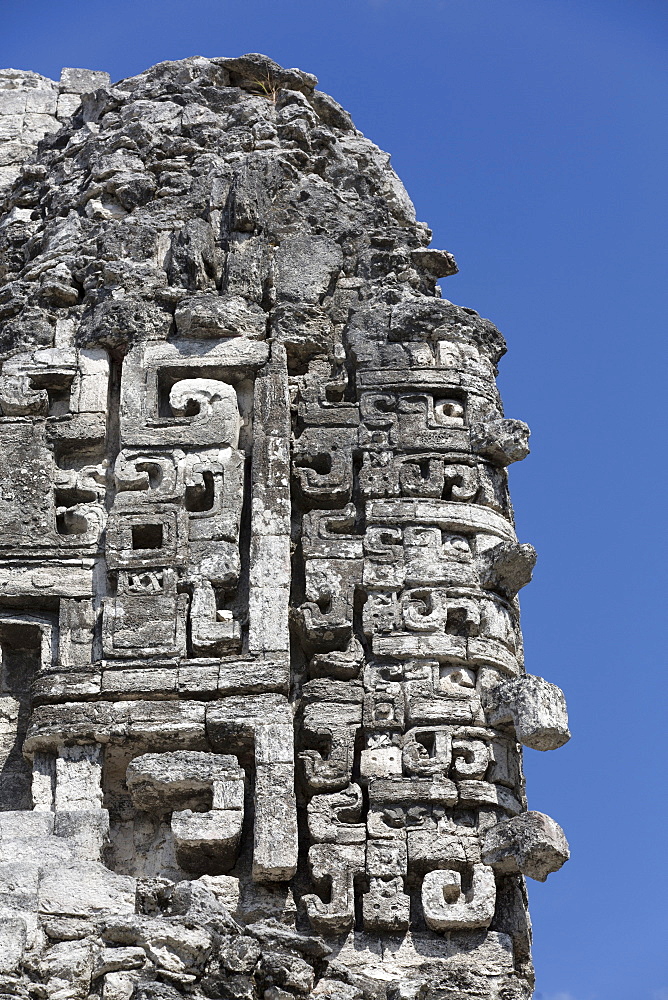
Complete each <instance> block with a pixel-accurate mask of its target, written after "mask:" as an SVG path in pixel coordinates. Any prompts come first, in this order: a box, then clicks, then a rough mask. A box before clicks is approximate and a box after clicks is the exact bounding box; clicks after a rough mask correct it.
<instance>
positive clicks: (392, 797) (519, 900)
mask: <svg viewBox="0 0 668 1000" xmlns="http://www.w3.org/2000/svg"><path fill="white" fill-rule="evenodd" d="M35 80H37V81H38V82H37V83H35ZM63 80H64V81H65V83H61V86H60V90H59V88H58V86H57V85H56V84H53V83H51V81H44V80H43V78H41V77H40V78H36V77H35V75H34V74H32V75H31V74H26V73H23V74H21V73H16V72H15V71H0V112H2V111H5V112H6V114H5V116H4V117H3V116H2V115H0V127H2V126H3V123H4V125H6V118H10V117H13V118H16V119H17V121H14V122H13V124H12V127H13V128H14V130H15V131H16V129H18V128H19V125H18V116H19V115H22V116H24V117H23V118H22V119H21V126H20V127H21V131H20V135H21V136H24V137H25V135H26V132H25V127H26V126H25V120H26V119H25V116H26V115H27V114H31V113H34V114H36V113H37V112H27V111H26V108H27V107H28V105H29V102H30V101H31V102H32V103H30V107H33V105H35V100H36V99H37V97H38V96H39V95H42V97H43V98H44V100H46V99H47V98H48V99H49V100H50V101H51V103H50V104H49V108H50V109H51V110H50V111H48V112H46V111H45V112H43V113H44V115H47V114H52V111H53V109H54V108H55V109H56V110H57V109H58V108H59V107H60V104H59V101H60V100H61V98H60V97H59V96H58V95H59V93H67V91H66V90H64V89H63V88H64V87H67V86H69V87H70V93H69V97H70V98H71V99H70V101H69V103H67V102H65V103H64V104H63V108H64V109H65V104H67V108H66V109H65V110H64V111H63V114H62V115H61V119H63V121H62V122H59V121H56V120H55V119H54V118H53V116H52V120H51V121H50V122H47V121H40V122H37V123H35V122H33V125H34V129H33V133H34V134H33V133H31V136H32V138H31V139H30V141H28V140H26V141H25V142H23V145H21V143H17V142H14V139H13V138H12V136H10V135H9V132H8V128H9V126H7V127H6V128H5V131H4V132H2V133H1V136H2V138H3V139H5V140H6V143H5V145H4V146H0V151H1V150H3V149H4V151H5V159H4V160H3V161H2V162H3V163H9V164H11V165H12V170H13V173H18V177H17V178H16V180H15V181H14V182H13V183H10V182H11V181H12V180H13V175H12V176H10V174H7V176H6V177H5V181H6V185H7V186H6V192H5V195H4V204H2V203H0V207H2V215H1V218H0V249H1V253H2V258H1V260H0V350H1V351H2V360H3V366H2V372H1V375H0V448H1V451H2V463H1V465H0V644H1V646H2V693H1V697H0V715H1V726H2V729H1V733H2V735H1V740H0V758H1V770H0V810H2V811H0V854H1V858H0V981H1V982H0V985H1V986H2V991H3V992H5V993H8V994H11V995H13V996H18V997H34V998H37V1000H51V998H53V1000H86V998H88V997H90V996H96V997H97V996H99V997H101V998H102V1000H130V998H131V997H132V996H135V997H137V998H140V1000H142V998H145V1000H178V998H180V997H181V996H183V995H185V996H189V997H195V998H199V997H207V998H212V1000H216V998H221V1000H226V998H230V1000H232V998H234V1000H283V998H289V997H292V996H300V997H309V996H313V997H317V998H321V1000H361V998H363V997H364V998H365V1000H414V998H415V1000H417V998H423V1000H457V998H471V1000H473V998H475V1000H520V998H527V997H529V996H530V995H531V992H532V968H531V959H530V947H529V944H530V941H529V939H530V932H529V921H528V914H527V908H526V893H525V887H524V876H525V875H526V876H530V877H531V878H535V879H539V880H544V879H545V878H546V877H547V874H548V873H549V872H552V871H555V870H556V869H558V868H559V867H560V866H561V865H562V864H563V863H564V861H565V860H566V858H567V857H568V847H567V844H566V841H565V838H564V835H563V833H562V831H561V829H560V828H559V827H558V826H557V824H556V823H555V822H554V821H553V820H551V819H550V818H549V817H547V816H544V815H543V814H541V813H536V812H530V811H527V802H526V797H525V793H524V782H523V777H522V757H521V745H522V744H523V745H525V746H528V747H533V748H535V749H538V750H549V749H553V748H556V747H558V746H560V745H562V744H563V743H564V742H566V740H567V739H568V737H569V732H568V725H567V718H566V709H565V703H564V699H563V695H562V694H561V692H560V691H559V689H558V688H556V687H555V686H554V685H552V684H550V683H548V682H547V681H545V680H542V679H541V678H540V677H536V676H532V675H531V674H527V673H526V672H525V667H524V662H523V656H522V640H521V634H520V628H519V606H518V601H517V592H518V590H519V589H520V588H521V587H523V586H524V585H525V584H526V583H528V581H529V579H530V577H531V572H532V568H533V565H534V560H535V553H534V550H533V549H532V547H531V546H530V545H526V544H520V543H519V542H518V540H517V538H516V535H515V531H514V527H513V516H512V508H511V505H510V500H509V496H508V489H507V475H506V467H507V466H508V465H509V464H510V463H511V462H515V461H517V460H519V459H522V458H523V457H524V456H525V455H526V454H527V451H528V448H527V438H528V433H529V432H528V428H527V427H526V425H525V424H524V423H522V422H521V421H519V420H514V419H507V418H506V417H504V414H503V410H502V407H501V401H500V399H499V395H498V392H497V389H496V385H495V374H496V365H497V362H498V361H499V359H500V357H501V356H502V354H503V353H504V351H505V345H504V341H503V338H502V337H501V334H500V333H499V332H498V330H496V328H495V327H494V326H493V325H492V324H491V323H490V322H489V321H488V320H485V319H482V318H481V317H480V316H478V314H477V313H475V312H474V311H473V310H471V309H466V308H461V307H459V306H456V305H453V304H452V303H451V302H448V301H447V300H445V299H443V298H441V293H440V289H439V287H438V286H437V285H436V284H435V282H436V279H437V278H439V277H445V276H447V275H449V274H453V273H455V271H456V265H455V263H454V260H453V258H452V257H451V256H450V254H448V253H445V252H443V251H439V250H434V249H429V248H428V244H429V242H430V238H431V234H430V232H429V230H428V229H427V227H426V226H425V225H424V224H422V223H418V222H416V221H415V215H414V210H413V207H412V205H411V202H410V200H409V198H408V196H407V194H406V192H405V190H404V188H403V187H402V185H401V183H400V182H399V180H398V178H397V177H396V175H395V174H394V173H393V171H392V169H391V168H390V165H389V157H388V156H387V155H386V154H385V153H382V152H381V151H380V150H379V149H378V148H377V147H376V146H374V145H373V144H372V143H371V142H369V140H367V139H365V138H364V136H362V135H361V134H360V133H359V132H358V131H356V130H355V128H354V126H353V124H352V122H351V120H350V118H349V116H348V114H347V113H346V112H345V111H344V110H343V109H342V108H341V107H340V106H339V105H338V104H336V102H335V101H333V100H332V99H331V98H330V97H328V96H327V95H325V94H323V93H320V92H319V91H317V90H315V85H316V83H317V81H316V80H315V78H314V77H312V76H310V75H309V74H307V73H303V72H301V71H299V70H290V69H289V70H286V69H282V68H281V67H279V66H277V65H276V64H275V63H273V62H272V61H271V60H269V59H267V58H266V57H264V56H243V57H241V58H237V59H210V60H208V59H203V58H192V59H186V60H183V61H181V62H171V63H163V64H160V65H158V66H156V67H153V68H152V69H150V70H147V71H146V72H145V73H143V74H141V75H140V76H138V77H135V78H133V79H130V80H124V81H121V82H120V83H118V84H115V85H114V86H111V85H110V84H109V83H108V79H107V78H105V75H104V74H88V75H87V73H86V71H74V70H67V71H64V74H63ZM67 81H70V83H68V82H67ZM71 81H74V83H76V87H74V83H72V82H71ZM3 88H4V89H3ZM36 95H37V96H36ZM45 95H46V96H45ZM54 102H55V104H54ZM42 103H44V101H43V102H42ZM35 106H36V105H35ZM44 106H45V107H46V104H45V105H44ZM52 106H53V107H52ZM40 107H41V105H40ZM8 108H10V111H7V109H8ZM12 108H13V109H14V110H13V111H12V110H11V109H12ZM19 108H20V109H21V110H17V109H19ZM40 113H41V112H40ZM54 113H55V112H54ZM70 114H71V115H72V117H67V116H69V115H70ZM61 125H62V127H61ZM55 128H59V131H53V130H54V129H55ZM39 129H41V130H42V131H41V132H40V133H39V135H38V134H37V132H38V131H39ZM40 135H45V138H44V139H43V141H42V142H41V143H40V145H39V147H38V148H37V151H36V153H35V154H34V155H32V156H31V155H30V154H31V153H32V151H33V147H34V144H35V142H36V140H37V138H39V136H40ZM19 147H20V148H19ZM1 197H2V195H1V194H0V198H1Z"/></svg>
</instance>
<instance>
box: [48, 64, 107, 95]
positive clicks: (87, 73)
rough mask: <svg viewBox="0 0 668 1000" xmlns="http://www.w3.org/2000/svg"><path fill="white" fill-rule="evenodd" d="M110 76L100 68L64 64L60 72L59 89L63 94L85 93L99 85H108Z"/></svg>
mask: <svg viewBox="0 0 668 1000" xmlns="http://www.w3.org/2000/svg"><path fill="white" fill-rule="evenodd" d="M110 84H111V77H110V76H109V74H108V73H104V72H102V71H101V70H92V69H75V68H74V67H72V66H66V67H65V68H64V69H62V70H61V73H60V90H61V93H63V94H87V93H89V92H90V91H92V90H97V89H98V88H99V87H108V86H110Z"/></svg>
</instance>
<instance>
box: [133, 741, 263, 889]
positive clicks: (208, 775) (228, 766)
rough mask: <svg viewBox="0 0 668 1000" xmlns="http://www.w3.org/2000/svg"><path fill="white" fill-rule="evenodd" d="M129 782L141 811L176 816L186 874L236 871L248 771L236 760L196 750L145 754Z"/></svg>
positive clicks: (177, 842) (178, 848)
mask: <svg viewBox="0 0 668 1000" xmlns="http://www.w3.org/2000/svg"><path fill="white" fill-rule="evenodd" d="M127 784H128V788H129V789H130V793H131V794H132V797H133V801H134V803H135V805H137V806H138V807H139V808H140V809H148V810H153V811H155V812H159V813H166V812H171V813H172V818H171V829H172V833H173V835H174V843H175V846H176V856H177V858H178V860H179V864H180V865H181V866H182V867H183V868H185V870H186V871H196V872H203V873H207V874H212V875H217V874H221V873H222V872H225V871H227V870H228V869H229V868H231V867H232V865H233V864H234V862H235V860H236V855H237V852H238V848H239V841H240V838H241V828H242V826H243V819H244V771H243V769H242V768H240V767H239V765H238V763H237V761H236V758H234V757H229V756H226V755H223V754H206V753H199V752H197V751H194V750H180V751H176V752H175V753H165V754H144V755H143V756H141V757H136V758H135V759H134V760H133V761H131V762H130V764H129V766H128V770H127ZM187 806H191V808H184V807H187ZM193 806H194V807H195V810H196V811H194V810H193V808H192V807H193ZM207 806H208V807H209V808H207ZM197 807H199V808H197ZM202 807H204V808H202Z"/></svg>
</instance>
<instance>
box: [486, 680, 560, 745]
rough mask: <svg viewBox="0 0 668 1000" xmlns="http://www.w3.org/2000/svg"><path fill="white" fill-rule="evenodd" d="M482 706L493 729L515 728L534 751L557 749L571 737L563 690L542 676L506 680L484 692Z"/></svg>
mask: <svg viewBox="0 0 668 1000" xmlns="http://www.w3.org/2000/svg"><path fill="white" fill-rule="evenodd" d="M483 703H484V707H485V714H486V717H487V721H488V723H489V725H490V726H501V725H507V724H511V725H513V726H514V728H515V732H516V734H517V739H518V740H519V742H520V743H523V744H524V746H527V747H531V748H532V749H533V750H556V749H557V748H558V747H561V746H563V745H564V743H567V742H568V740H569V739H570V738H571V733H570V730H569V728H568V712H567V710H566V699H565V698H564V694H563V691H562V690H561V688H558V687H557V686H556V684H550V682H549V681H546V680H544V679H543V678H542V677H534V676H532V675H531V674H525V675H524V676H522V677H518V678H516V679H514V680H509V681H504V682H503V683H501V684H498V685H497V686H495V687H493V688H491V689H490V690H488V691H486V692H485V695H484V699H483Z"/></svg>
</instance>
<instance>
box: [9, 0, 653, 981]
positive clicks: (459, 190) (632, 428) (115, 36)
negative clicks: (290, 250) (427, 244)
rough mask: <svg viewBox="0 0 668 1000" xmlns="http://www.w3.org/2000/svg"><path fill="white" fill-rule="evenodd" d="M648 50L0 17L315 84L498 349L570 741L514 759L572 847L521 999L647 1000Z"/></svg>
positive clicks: (481, 0)
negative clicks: (378, 160)
mask: <svg viewBox="0 0 668 1000" xmlns="http://www.w3.org/2000/svg"><path fill="white" fill-rule="evenodd" d="M667 45H668V2H667V0H280V2H268V0H131V2H130V0H113V2H106V3H101V2H96V0H85V2H84V0H59V2H54V0H48V2H47V0H21V2H18V0H0V66H15V67H18V68H24V69H34V70H38V71H39V72H41V73H44V74H46V75H49V76H57V75H58V73H59V70H60V67H61V66H62V65H69V66H87V67H90V68H94V69H106V70H108V71H109V72H110V73H111V74H112V77H114V78H119V77H122V76H129V75H132V74H135V73H138V72H140V71H141V70H143V69H145V68H146V67H148V66H150V65H151V64H153V63H156V62H159V61H161V60H163V59H179V58H181V57H184V56H188V55H195V54H200V55H207V56H213V55H238V54H240V53H242V52H248V51H251V52H253V51H255V52H266V53H267V54H269V55H271V56H272V57H273V58H274V59H276V60H277V61H278V62H280V63H282V64H283V65H287V66H299V67H301V68H302V69H305V70H309V71H311V72H314V73H316V74H317V75H318V76H319V78H320V85H321V88H322V89H323V90H326V91H328V92H329V93H331V94H332V95H333V96H334V97H336V99H337V100H339V101H340V102H341V103H342V104H344V105H345V106H346V108H348V109H349V110H350V111H351V113H352V115H353V118H354V120H355V122H356V124H357V126H358V128H360V129H362V130H363V131H364V132H365V133H366V134H367V135H368V136H370V137H371V138H372V139H373V140H374V141H375V142H377V143H378V144H379V145H380V146H381V147H383V148H384V149H386V150H388V151H389V152H391V153H392V156H393V162H394V165H395V168H396V169H397V171H398V173H399V174H400V176H401V177H402V179H403V181H404V183H405V184H406V186H407V188H408V191H409V193H410V194H411V196H412V197H413V200H414V201H415V203H416V206H417V209H418V217H419V218H421V219H424V220H425V221H426V222H428V223H429V225H430V226H431V227H432V229H433V230H434V243H433V245H434V246H438V247H441V248H444V249H447V250H451V251H452V252H453V253H454V254H455V255H456V257H457V260H458V262H459V265H460V269H461V273H460V274H459V275H458V276H457V277H454V278H450V279H447V280H445V281H443V283H442V285H443V294H444V295H445V296H446V297H447V298H450V299H452V300H453V301H455V302H458V303H461V304H464V305H469V306H473V307H474V308H476V309H477V310H478V311H479V312H481V313H482V314H483V315H485V316H488V317H490V318H491V319H493V320H494V321H495V322H496V323H497V325H498V326H499V327H500V329H501V330H502V331H503V332H504V334H505V335H506V337H507V339H508V342H509V348H510V350H509V354H508V355H507V356H506V358H504V360H503V361H502V377H501V388H502V391H503V393H504V397H505V400H506V412H507V414H508V415H509V416H513V417H521V418H523V419H525V420H527V422H528V423H529V424H530V425H531V426H532V428H533V432H534V433H533V438H532V445H533V452H532V455H531V456H530V457H529V458H528V459H527V460H526V461H525V462H524V463H522V465H520V466H514V467H513V469H512V472H511V477H512V481H511V485H512V489H513V496H514V500H515V507H516V512H517V520H518V529H519V533H520V537H521V539H522V540H524V541H530V542H532V543H533V544H534V545H535V546H536V547H537V549H538V552H539V564H538V568H537V571H536V574H535V580H534V583H533V584H532V585H531V586H530V587H528V588H527V590H525V591H524V592H523V598H522V604H523V613H524V632H525V638H526V647H527V668H528V670H529V671H531V672H532V673H537V674H542V675H543V676H545V677H547V678H549V679H550V680H553V681H555V682H557V683H558V684H560V685H561V686H562V687H563V688H564V689H565V691H566V693H567V696H568V700H569V705H570V710H571V719H572V729H573V732H574V734H575V735H574V737H573V739H572V741H571V743H570V744H569V745H568V746H567V747H565V748H564V749H562V750H559V751H555V752H553V753H551V754H539V753H537V752H532V751H527V772H528V782H529V802H530V806H531V807H532V808H534V809H540V810H543V811H545V812H548V813H550V814H551V815H553V816H554V817H555V818H556V819H557V820H558V821H559V822H560V823H561V824H562V825H563V827H564V828H565V830H566V832H567V834H568V837H569V839H570V842H571V846H572V851H573V859H572V860H571V861H570V862H569V864H568V865H567V866H566V867H565V868H564V869H562V871H561V872H560V873H558V874H557V875H552V876H550V878H549V880H548V882H547V883H546V884H544V885H538V884H533V883H532V886H531V900H532V915H533V922H534V931H535V937H536V945H535V961H536V966H537V973H538V986H537V993H536V996H537V998H542V1000H668V969H667V968H666V964H667V959H666V955H667V954H668V945H667V932H668V927H667V922H666V909H667V900H668V886H667V885H666V880H665V867H666V838H665V828H666V819H667V818H668V808H667V806H666V780H665V770H666V769H665V765H664V761H663V756H664V754H665V750H664V747H665V739H664V738H662V737H663V733H665V730H666V721H665V720H666V680H665V677H666V666H665V654H664V647H665V641H664V640H663V639H662V635H663V629H664V628H665V625H664V624H663V621H662V619H663V618H664V617H665V616H664V606H665V589H664V593H663V594H662V592H661V590H662V588H661V580H662V577H663V574H660V569H663V558H662V557H663V551H664V548H665V546H664V545H663V541H664V539H665V535H664V532H663V525H664V518H665V515H662V514H661V510H662V508H664V507H665V500H664V497H665V493H666V485H667V480H668V475H667V472H666V459H665V454H664V452H665V449H664V447H663V446H664V441H665V437H666V435H665V422H664V414H665V403H664V399H665V395H666V393H665V388H664V384H665V381H666V352H665V342H666V315H667V314H668V308H667V306H668V303H667V302H666V297H667V296H666V294H665V288H666V284H667V283H666V276H665V273H666V253H665V247H666V232H667V230H668V226H667V222H668V220H667V218H666V215H667V212H666V204H667V202H666V193H665V192H666V184H667V177H668V155H667V154H668V144H667V142H666V114H667V112H666V108H667V107H668V62H667V60H666V49H667ZM662 661H663V662H662Z"/></svg>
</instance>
